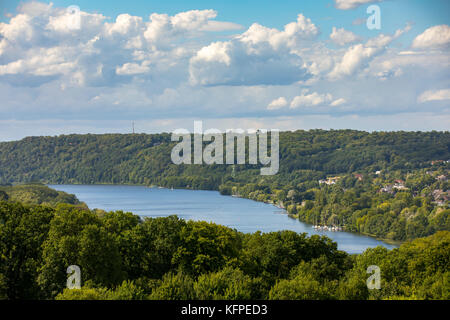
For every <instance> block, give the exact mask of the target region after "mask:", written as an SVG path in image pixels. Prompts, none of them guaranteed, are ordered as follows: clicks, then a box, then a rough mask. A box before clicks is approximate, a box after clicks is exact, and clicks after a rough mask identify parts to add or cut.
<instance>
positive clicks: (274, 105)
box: [267, 97, 288, 110]
mask: <svg viewBox="0 0 450 320" xmlns="http://www.w3.org/2000/svg"><path fill="white" fill-rule="evenodd" d="M287 105H288V102H287V100H286V98H285V97H279V98H278V99H275V100H273V101H272V102H271V103H269V105H268V106H267V110H277V109H281V108H284V107H286V106H287Z"/></svg>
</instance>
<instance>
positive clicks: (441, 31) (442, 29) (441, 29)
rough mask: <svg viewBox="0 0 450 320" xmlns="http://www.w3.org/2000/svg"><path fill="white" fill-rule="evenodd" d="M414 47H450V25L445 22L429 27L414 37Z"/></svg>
mask: <svg viewBox="0 0 450 320" xmlns="http://www.w3.org/2000/svg"><path fill="white" fill-rule="evenodd" d="M412 47H413V48H417V49H430V48H448V47H450V26H448V25H445V24H443V25H439V26H434V27H431V28H428V29H427V30H425V31H424V32H423V33H421V34H419V35H418V36H417V37H416V38H415V39H414V41H413V43H412Z"/></svg>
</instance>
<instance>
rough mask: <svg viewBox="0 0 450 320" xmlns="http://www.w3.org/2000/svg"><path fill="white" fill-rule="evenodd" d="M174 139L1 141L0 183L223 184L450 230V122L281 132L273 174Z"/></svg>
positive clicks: (327, 214)
mask: <svg viewBox="0 0 450 320" xmlns="http://www.w3.org/2000/svg"><path fill="white" fill-rule="evenodd" d="M174 145H175V143H174V142H171V141H170V134H166V133H163V134H152V135H147V134H133V135H131V134H128V135H120V134H104V135H92V134H88V135H62V136H59V137H28V138H25V139H23V140H21V141H15V142H3V143H0V183H1V182H2V181H3V183H18V182H22V183H28V182H32V181H41V182H44V183H54V184H62V183H68V184H78V183H81V184H95V183H111V184H140V185H158V186H164V187H169V188H191V189H208V190H219V191H220V192H221V193H222V194H224V195H235V196H240V197H245V198H250V199H254V200H257V201H264V202H269V203H274V204H276V205H279V206H282V207H285V208H286V209H287V211H288V212H289V213H290V214H292V215H294V216H296V217H298V218H299V219H300V220H302V221H304V222H308V223H311V224H320V225H338V226H341V227H344V228H345V230H347V231H353V232H362V233H365V234H369V235H372V236H375V237H379V238H383V239H388V240H393V241H405V240H409V239H414V238H418V237H424V236H427V235H431V234H434V233H435V232H437V231H441V230H447V231H449V230H450V218H449V209H448V200H449V190H448V181H447V179H448V175H449V168H450V164H449V162H448V160H449V159H450V133H449V132H434V131H433V132H373V133H367V132H362V131H355V130H331V131H324V130H310V131H302V130H298V131H295V132H281V133H280V171H279V173H278V174H277V175H274V176H261V175H260V174H259V173H260V170H259V166H257V165H175V164H173V163H171V158H170V152H171V150H172V148H173V146H174ZM224 157H225V155H224ZM0 197H1V195H0ZM18 200H21V199H18Z"/></svg>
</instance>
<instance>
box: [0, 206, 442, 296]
mask: <svg viewBox="0 0 450 320" xmlns="http://www.w3.org/2000/svg"><path fill="white" fill-rule="evenodd" d="M449 253H450V232H448V231H439V232H437V233H435V234H434V235H432V236H429V237H426V238H420V239H416V240H414V241H411V242H406V243H404V244H403V245H402V246H400V247H399V248H398V249H393V250H387V249H385V248H383V247H377V248H373V249H367V250H366V251H365V252H364V253H363V254H359V255H349V254H347V253H345V252H343V251H340V250H338V249H337V244H336V243H335V242H333V241H331V240H330V239H329V238H327V237H325V236H318V235H313V236H311V237H307V235H306V234H298V233H295V232H292V231H280V232H271V233H260V232H257V233H253V234H244V233H240V232H238V231H236V230H233V229H230V228H227V227H224V226H221V225H217V224H214V223H207V222H194V221H184V220H182V219H179V218H178V217H176V216H170V217H164V218H145V219H141V218H140V217H139V216H136V215H134V214H132V213H126V212H122V211H115V212H104V211H102V210H89V209H87V208H81V207H77V206H76V205H70V204H63V203H60V204H57V205H56V206H49V205H25V204H22V203H19V202H11V201H1V202H0V297H1V298H3V299H121V300H128V299H156V300H158V299H200V300H201V299H226V300H233V299H449V298H450V283H449V279H450V273H449V270H450V268H449V267H450V255H449ZM69 265H78V266H79V267H80V269H81V284H82V287H81V289H67V288H66V280H67V277H68V275H67V273H66V269H67V267H68V266H69ZM370 265H377V266H379V267H380V270H381V289H380V290H370V289H368V287H367V285H366V280H367V277H368V274H367V273H366V270H367V267H368V266H370Z"/></svg>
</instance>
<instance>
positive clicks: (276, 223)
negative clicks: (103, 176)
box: [50, 185, 395, 253]
mask: <svg viewBox="0 0 450 320" xmlns="http://www.w3.org/2000/svg"><path fill="white" fill-rule="evenodd" d="M50 187H51V188H54V189H56V190H62V191H65V192H67V193H72V194H75V195H76V196H77V197H78V199H80V200H81V201H83V202H85V203H86V204H87V205H88V206H89V208H91V209H94V208H99V209H103V210H106V211H111V210H123V211H129V212H133V213H135V214H137V215H140V216H145V217H166V216H169V215H177V216H178V217H180V218H182V219H185V220H190V219H191V220H204V221H211V222H214V223H217V224H221V225H224V226H227V227H230V228H234V229H236V230H239V231H241V232H250V233H252V232H256V231H258V230H259V231H262V232H271V231H280V230H292V231H295V232H299V233H302V232H306V233H308V234H309V235H312V234H319V235H326V236H328V237H329V238H331V239H332V240H333V241H335V242H337V244H338V248H339V249H340V250H344V251H346V252H348V253H361V252H363V251H364V250H365V249H366V248H369V247H376V246H379V245H382V246H384V247H387V248H389V249H391V248H394V247H395V246H393V245H390V244H387V243H384V242H382V241H379V240H376V239H373V238H371V237H368V236H364V235H359V234H354V233H347V232H332V231H319V230H314V229H313V228H312V225H309V224H306V223H303V222H300V221H298V220H297V219H293V218H291V217H289V216H288V215H287V214H286V212H285V211H284V210H282V209H279V208H277V207H275V206H273V205H270V204H266V203H262V202H256V201H253V200H248V199H242V198H236V197H229V196H222V195H220V193H219V192H216V191H201V190H195V191H194V190H181V189H175V190H170V189H160V188H148V187H143V186H124V185H50Z"/></svg>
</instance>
